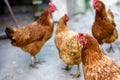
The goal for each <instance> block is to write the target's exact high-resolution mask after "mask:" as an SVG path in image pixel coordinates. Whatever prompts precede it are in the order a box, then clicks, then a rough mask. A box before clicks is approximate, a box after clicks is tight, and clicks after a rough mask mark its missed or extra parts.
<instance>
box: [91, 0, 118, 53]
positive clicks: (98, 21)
mask: <svg viewBox="0 0 120 80" xmlns="http://www.w3.org/2000/svg"><path fill="white" fill-rule="evenodd" d="M93 4H94V9H95V10H96V15H95V21H94V23H93V26H92V34H93V36H94V37H95V38H96V39H97V41H98V43H99V44H100V45H102V44H103V43H110V48H109V51H111V50H113V48H112V42H114V41H115V40H116V39H117V38H118V31H117V29H116V24H115V22H114V15H113V13H112V11H111V10H110V9H108V12H106V10H105V9H106V8H105V5H104V3H103V2H102V1H100V0H93Z"/></svg>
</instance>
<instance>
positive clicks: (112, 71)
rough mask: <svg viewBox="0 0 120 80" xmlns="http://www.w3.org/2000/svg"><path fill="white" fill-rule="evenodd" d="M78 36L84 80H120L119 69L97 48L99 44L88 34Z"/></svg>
mask: <svg viewBox="0 0 120 80" xmlns="http://www.w3.org/2000/svg"><path fill="white" fill-rule="evenodd" d="M81 34H82V33H79V34H78V39H79V41H80V43H81V40H82V41H85V42H86V43H85V44H83V48H82V67H83V73H84V78H85V80H120V68H119V66H118V65H117V64H116V63H115V62H114V61H113V60H111V59H110V58H109V57H107V56H106V55H104V54H103V53H102V51H101V49H100V48H99V43H98V42H97V40H96V39H95V38H93V37H91V36H90V35H88V34H82V36H81Z"/></svg>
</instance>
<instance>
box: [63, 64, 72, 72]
mask: <svg viewBox="0 0 120 80" xmlns="http://www.w3.org/2000/svg"><path fill="white" fill-rule="evenodd" d="M63 69H64V70H66V71H69V70H70V69H71V67H70V66H69V65H67V66H66V67H65V68H63Z"/></svg>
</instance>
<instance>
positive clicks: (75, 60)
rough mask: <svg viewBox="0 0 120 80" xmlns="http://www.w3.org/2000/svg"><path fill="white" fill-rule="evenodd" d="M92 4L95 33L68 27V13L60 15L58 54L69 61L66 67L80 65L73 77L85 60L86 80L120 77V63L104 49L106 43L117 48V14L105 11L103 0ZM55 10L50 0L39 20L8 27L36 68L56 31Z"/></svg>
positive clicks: (12, 37)
mask: <svg viewBox="0 0 120 80" xmlns="http://www.w3.org/2000/svg"><path fill="white" fill-rule="evenodd" d="M93 6H94V9H95V11H96V14H95V20H94V23H93V25H92V30H91V31H92V34H93V36H91V35H89V34H85V33H76V32H74V31H72V30H70V29H69V28H68V27H67V22H68V21H69V16H68V15H67V14H65V15H64V16H63V17H61V18H60V20H59V21H58V24H57V29H56V33H55V39H54V42H55V44H56V47H57V49H58V53H59V57H60V58H61V59H62V60H63V62H64V63H65V64H66V67H65V68H64V69H65V70H70V69H71V66H72V65H77V72H76V74H71V75H72V77H73V78H77V77H79V76H80V69H79V65H80V63H82V67H83V73H84V79H85V80H120V68H119V66H118V65H117V64H116V63H115V62H114V61H113V60H112V59H110V58H109V57H107V56H106V55H105V54H104V52H103V49H102V44H103V43H110V48H109V49H108V51H109V52H110V51H114V50H113V48H112V42H114V41H115V40H116V39H117V38H118V32H117V29H116V24H115V22H114V15H113V13H112V12H111V10H110V9H108V11H106V8H105V5H104V3H103V2H102V1H100V0H93ZM55 10H57V8H56V6H55V5H54V4H53V3H52V2H50V3H49V6H48V7H47V8H45V9H44V11H43V12H42V14H41V16H40V17H39V19H37V20H36V21H34V22H33V23H31V24H28V25H25V26H23V27H19V28H15V27H14V28H13V27H6V29H5V32H6V35H7V37H8V38H9V39H10V40H11V44H12V45H13V46H17V47H20V48H21V49H22V50H24V51H25V52H28V53H29V54H30V55H31V64H30V66H31V67H36V65H35V64H36V63H40V61H39V60H38V59H37V58H36V55H37V53H38V52H39V51H40V50H41V48H42V46H43V45H44V43H45V42H46V41H47V40H49V39H50V38H51V36H52V34H53V28H54V22H53V19H52V18H51V14H52V13H53V12H54V11H55ZM99 45H101V46H99Z"/></svg>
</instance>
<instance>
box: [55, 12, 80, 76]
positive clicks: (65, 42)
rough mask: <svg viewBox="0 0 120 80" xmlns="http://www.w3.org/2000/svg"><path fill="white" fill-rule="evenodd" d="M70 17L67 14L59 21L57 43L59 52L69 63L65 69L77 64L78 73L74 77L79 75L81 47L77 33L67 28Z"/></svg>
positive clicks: (65, 61) (66, 62) (64, 60)
mask: <svg viewBox="0 0 120 80" xmlns="http://www.w3.org/2000/svg"><path fill="white" fill-rule="evenodd" d="M68 20H69V17H68V15H67V14H65V15H64V16H63V17H61V19H60V20H59V22H58V25H57V29H56V34H55V44H56V47H57V49H58V52H59V56H60V58H61V59H62V60H63V62H64V63H65V64H67V66H66V68H65V70H69V69H70V66H72V65H77V70H78V71H77V73H76V74H72V76H73V78H76V77H79V76H80V72H79V64H80V62H81V48H82V46H81V45H80V44H79V42H78V39H77V33H75V32H73V31H71V30H69V29H68V28H67V22H68Z"/></svg>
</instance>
